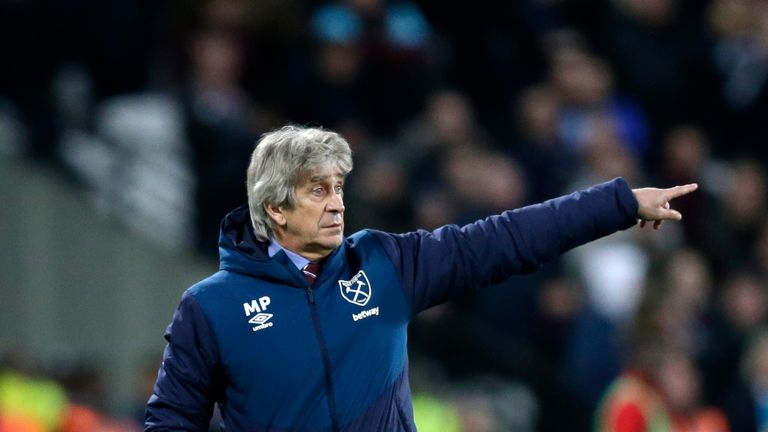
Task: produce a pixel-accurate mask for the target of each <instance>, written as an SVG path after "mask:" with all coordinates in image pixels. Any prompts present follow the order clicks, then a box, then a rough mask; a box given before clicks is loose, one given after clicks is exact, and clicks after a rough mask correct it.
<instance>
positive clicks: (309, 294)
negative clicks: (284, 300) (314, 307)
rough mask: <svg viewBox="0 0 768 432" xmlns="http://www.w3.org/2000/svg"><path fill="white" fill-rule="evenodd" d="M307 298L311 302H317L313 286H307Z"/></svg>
mask: <svg viewBox="0 0 768 432" xmlns="http://www.w3.org/2000/svg"><path fill="white" fill-rule="evenodd" d="M307 299H308V300H309V303H310V304H315V293H313V292H312V287H307Z"/></svg>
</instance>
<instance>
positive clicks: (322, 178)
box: [309, 174, 344, 183]
mask: <svg viewBox="0 0 768 432" xmlns="http://www.w3.org/2000/svg"><path fill="white" fill-rule="evenodd" d="M331 177H338V179H339V180H341V181H343V180H344V176H343V175H341V174H333V175H314V176H312V177H310V178H309V181H310V182H312V183H314V182H319V181H325V180H328V179H329V178H331Z"/></svg>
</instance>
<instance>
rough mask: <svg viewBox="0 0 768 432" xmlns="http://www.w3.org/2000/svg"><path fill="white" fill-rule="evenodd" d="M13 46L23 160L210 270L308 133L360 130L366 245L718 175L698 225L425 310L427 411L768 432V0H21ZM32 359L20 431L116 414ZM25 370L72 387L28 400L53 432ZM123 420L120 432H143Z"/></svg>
mask: <svg viewBox="0 0 768 432" xmlns="http://www.w3.org/2000/svg"><path fill="white" fill-rule="evenodd" d="M0 58H3V63H4V66H3V67H0V152H2V153H13V154H21V155H24V156H28V157H29V158H31V159H34V160H37V161H40V163H43V164H47V165H49V166H50V167H51V168H52V169H54V170H57V171H58V172H60V173H62V174H63V175H65V176H66V177H67V178H68V179H70V180H71V181H72V182H74V183H76V184H78V185H80V186H81V187H82V190H83V191H84V193H85V194H87V196H88V197H89V199H90V201H91V202H92V204H93V205H94V206H95V207H96V208H97V209H98V210H99V211H103V212H105V213H108V214H112V215H116V216H117V217H121V218H124V219H125V223H127V224H128V225H131V226H133V227H134V228H135V229H136V230H137V232H139V233H140V234H144V235H147V236H148V237H150V238H152V239H154V240H155V241H157V242H158V243H160V244H163V245H166V246H167V247H169V248H173V249H175V248H180V247H189V248H196V249H197V250H199V252H200V253H201V254H206V255H209V256H210V257H211V259H214V257H215V254H216V252H217V248H216V239H217V233H218V225H219V221H220V220H221V218H222V217H223V216H224V215H225V214H226V213H227V211H228V210H230V209H232V208H234V207H236V206H238V205H240V204H243V203H245V200H246V197H245V189H244V180H245V178H244V174H245V167H246V166H247V164H248V160H249V155H250V153H251V151H252V149H253V145H254V142H255V141H256V140H257V139H258V137H259V135H260V134H261V133H264V132H266V131H269V130H271V129H273V128H276V127H279V126H281V125H283V124H285V123H287V122H293V123H299V124H308V125H320V126H323V127H326V128H331V129H335V130H338V131H339V132H341V133H342V134H343V135H344V136H345V137H347V139H348V140H349V142H350V145H351V146H352V148H353V152H354V157H355V169H354V171H353V173H352V174H351V177H350V180H349V183H348V184H349V186H348V189H347V195H346V197H345V198H346V201H347V202H346V207H347V211H346V217H347V231H348V232H349V233H351V232H353V231H355V230H357V229H360V228H363V227H370V228H378V229H383V230H388V231H395V232H402V231H406V230H413V229H417V228H425V229H433V228H436V227H438V226H440V225H443V224H446V223H457V224H463V223H467V222H471V221H473V220H475V219H477V218H481V217H484V216H486V215H489V214H493V213H498V212H500V211H503V210H505V209H510V208H516V207H519V206H523V205H525V204H529V203H535V202H539V201H541V200H545V199H548V198H552V197H555V196H558V195H560V194H563V193H566V192H570V191H573V190H576V189H578V188H581V187H585V186H589V185H591V184H594V183H597V182H600V181H604V180H608V179H611V178H613V177H616V176H623V177H625V178H626V179H627V180H628V181H629V182H630V184H632V185H633V186H635V187H640V186H643V185H648V184H653V185H657V186H662V187H668V186H673V185H676V184H683V183H687V182H697V183H698V184H699V186H700V189H699V191H698V192H696V193H695V194H693V195H692V196H689V197H684V198H682V199H680V200H679V203H676V208H678V209H679V210H680V211H681V212H682V213H683V215H684V220H683V221H682V222H681V223H665V224H664V225H663V226H662V229H661V230H660V231H652V230H649V229H648V228H646V229H645V230H640V229H637V228H635V229H631V230H628V231H625V232H621V233H618V234H616V235H613V236H611V237H609V238H607V239H604V240H601V241H599V242H596V243H593V244H590V245H587V246H585V247H582V248H579V249H577V250H575V251H573V252H571V253H569V254H567V255H566V256H564V257H563V258H562V259H560V260H559V261H558V262H556V263H554V264H553V265H551V266H548V267H546V268H545V269H543V270H541V271H539V272H537V273H534V274H532V275H529V276H524V277H523V276H521V277H515V278H513V279H511V280H509V281H508V282H505V283H503V284H501V285H499V286H496V287H492V288H490V289H487V290H484V291H482V292H480V293H477V294H476V295H473V296H469V297H467V298H465V299H460V300H458V301H455V302H453V303H450V304H446V305H443V306H440V307H437V308H434V309H431V310H429V311H427V312H426V313H424V314H423V316H420V317H419V318H418V319H417V320H416V321H415V322H414V323H413V325H412V327H411V333H410V338H411V340H410V348H411V354H410V355H411V360H412V370H411V376H412V385H413V389H414V402H415V406H416V419H417V423H418V424H419V426H420V428H421V429H422V430H426V431H430V430H444V431H451V430H456V431H459V430H464V431H495V430H521V431H525V430H539V431H563V430H568V431H587V430H591V429H592V427H593V425H603V426H604V427H605V428H606V429H604V430H609V429H608V426H606V425H609V424H611V422H612V421H614V418H613V417H614V416H615V411H616V410H621V404H622V403H624V404H625V405H626V404H627V403H628V404H629V405H631V406H634V407H635V408H636V411H637V412H638V413H639V417H642V418H643V421H646V422H648V423H651V420H650V419H651V418H656V419H657V420H658V419H659V418H663V419H664V420H665V421H666V423H665V424H668V425H669V426H668V429H667V430H675V431H693V430H696V431H712V432H716V431H727V430H731V431H765V430H768V204H767V202H766V194H767V193H768V189H767V188H768V177H766V163H768V151H766V150H765V149H766V148H768V147H765V144H766V143H767V142H768V122H766V121H765V119H766V118H768V117H767V116H766V115H768V85H766V84H768V2H765V1H763V0H708V1H705V0H581V1H575V0H572V1H570V0H520V1H501V0H480V1H477V2H474V3H473V4H471V5H470V4H467V3H465V2H445V1H436V0H335V1H334V0H303V1H301V0H259V1H253V0H194V1H191V0H184V1H182V0H171V1H169V2H164V3H163V5H162V6H161V5H160V4H156V3H155V2H151V1H149V0H144V1H132V2H117V1H96V0H68V1H60V2H42V1H8V2H2V4H0ZM522 228H523V229H524V227H522ZM183 288H184V287H173V288H172V289H177V290H179V291H181V290H182V289H183ZM158 355H159V354H158ZM12 363H13V362H6V363H5V368H4V370H5V372H2V373H0V431H2V432H8V431H27V430H29V431H32V430H34V431H44V430H54V429H51V427H52V426H51V425H55V424H58V425H61V424H62V423H56V421H54V420H52V418H53V417H52V416H54V414H52V413H54V412H55V413H59V414H57V415H59V416H61V415H60V413H62V412H66V409H65V408H62V407H66V406H70V407H72V406H75V407H78V406H82V407H86V408H90V409H92V410H93V411H94V413H98V412H100V411H99V407H100V406H99V405H98V403H90V404H89V402H88V401H89V400H91V401H93V400H94V399H93V393H94V392H93V391H92V392H91V393H90V396H91V397H90V399H89V398H86V399H84V401H83V402H79V399H78V392H77V391H76V389H77V387H78V383H82V380H85V381H87V380H88V377H82V380H81V381H77V380H75V382H74V383H73V382H72V380H70V381H68V382H67V381H66V380H62V379H59V380H58V381H57V382H58V384H57V383H55V382H53V381H49V380H51V379H53V378H55V377H56V374H55V371H49V372H48V373H47V374H43V375H44V376H46V377H47V378H41V377H40V374H37V373H33V372H28V371H26V370H27V369H26V368H20V367H16V368H14V367H11V364H12ZM153 365H154V368H155V369H156V366H157V364H156V363H153ZM149 369H150V370H151V369H153V367H152V366H150V368H149ZM25 371H26V372H25ZM94 373H96V372H94ZM149 375H150V377H151V372H150V374H149ZM23 379H27V380H29V381H30V383H32V384H30V385H32V387H33V388H35V389H37V391H40V392H42V391H43V390H44V389H45V388H47V389H48V392H47V393H46V394H47V396H46V398H37V397H35V396H32V395H30V396H24V397H30V398H33V399H35V400H36V401H37V405H40V404H45V405H46V406H45V407H44V408H45V409H47V411H46V413H44V414H41V415H42V417H40V418H41V419H42V420H41V421H42V422H43V424H44V425H45V426H42V427H41V428H39V429H23V428H15V427H14V426H13V425H11V426H8V425H9V424H10V423H8V422H9V420H8V419H11V420H13V418H14V417H13V416H12V414H13V413H14V411H13V410H14V407H15V406H20V405H24V404H23V403H22V401H20V399H18V398H16V399H14V397H13V396H7V394H11V395H13V392H14V389H15V388H17V387H19V386H22V387H23V382H22V381H23ZM150 381H151V379H150ZM46 386H48V387H46ZM73 388H74V389H75V390H73ZM638 389H641V390H642V391H640V390H638ZM30 391H32V390H30ZM100 391H101V392H102V393H103V394H102V395H101V396H100V397H101V399H99V398H98V397H97V398H96V399H95V401H96V402H98V401H99V400H103V398H108V395H109V391H110V389H109V388H108V383H102V387H100ZM21 393H24V392H21ZM67 397H69V400H70V401H75V402H70V403H69V405H67V402H66V400H67ZM632 398H635V399H637V400H636V401H633V400H632ZM138 399H140V397H139V398H138ZM9 400H10V402H9ZM617 400H618V401H619V402H617ZM627 401H629V402H627ZM14 404H16V405H14ZM78 404H82V405H78ZM41 409H42V408H41ZM43 411H45V410H43ZM630 411H631V412H634V411H632V410H630ZM122 414H124V415H126V416H128V415H129V413H122ZM100 415H104V414H103V410H102V414H100ZM64 417H67V416H64ZM64 417H62V418H64ZM630 417H631V416H630ZM622 418H623V417H622ZM632 418H634V417H632ZM657 424H658V423H657ZM110 427H115V428H116V429H106V426H105V427H104V428H102V429H94V430H124V429H117V428H118V427H126V428H129V427H130V426H125V425H123V426H120V425H117V426H110ZM74 430H80V431H85V430H86V429H84V428H76V429H74ZM125 430H130V429H125ZM649 430H650V429H649Z"/></svg>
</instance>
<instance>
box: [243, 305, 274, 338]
mask: <svg viewBox="0 0 768 432" xmlns="http://www.w3.org/2000/svg"><path fill="white" fill-rule="evenodd" d="M270 303H271V300H270V299H269V297H267V296H264V297H260V298H259V299H258V300H251V302H250V303H243V309H244V310H245V316H246V317H250V316H251V314H253V313H256V315H254V316H253V317H251V318H250V319H249V320H248V322H249V323H251V324H256V326H255V327H253V331H259V330H263V329H265V328H269V327H272V325H273V323H271V322H269V320H270V319H272V317H273V316H274V315H272V314H271V313H267V312H265V311H266V310H267V306H269V304H270Z"/></svg>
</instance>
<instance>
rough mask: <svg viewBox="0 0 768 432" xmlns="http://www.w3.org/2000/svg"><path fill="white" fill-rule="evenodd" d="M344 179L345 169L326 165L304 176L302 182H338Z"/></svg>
mask: <svg viewBox="0 0 768 432" xmlns="http://www.w3.org/2000/svg"><path fill="white" fill-rule="evenodd" d="M343 180H344V173H343V171H342V170H341V169H340V168H339V167H336V166H325V167H322V168H319V169H316V170H314V171H312V172H310V173H308V174H306V175H305V176H304V178H303V179H302V181H301V182H300V184H307V183H318V182H337V181H343Z"/></svg>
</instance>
